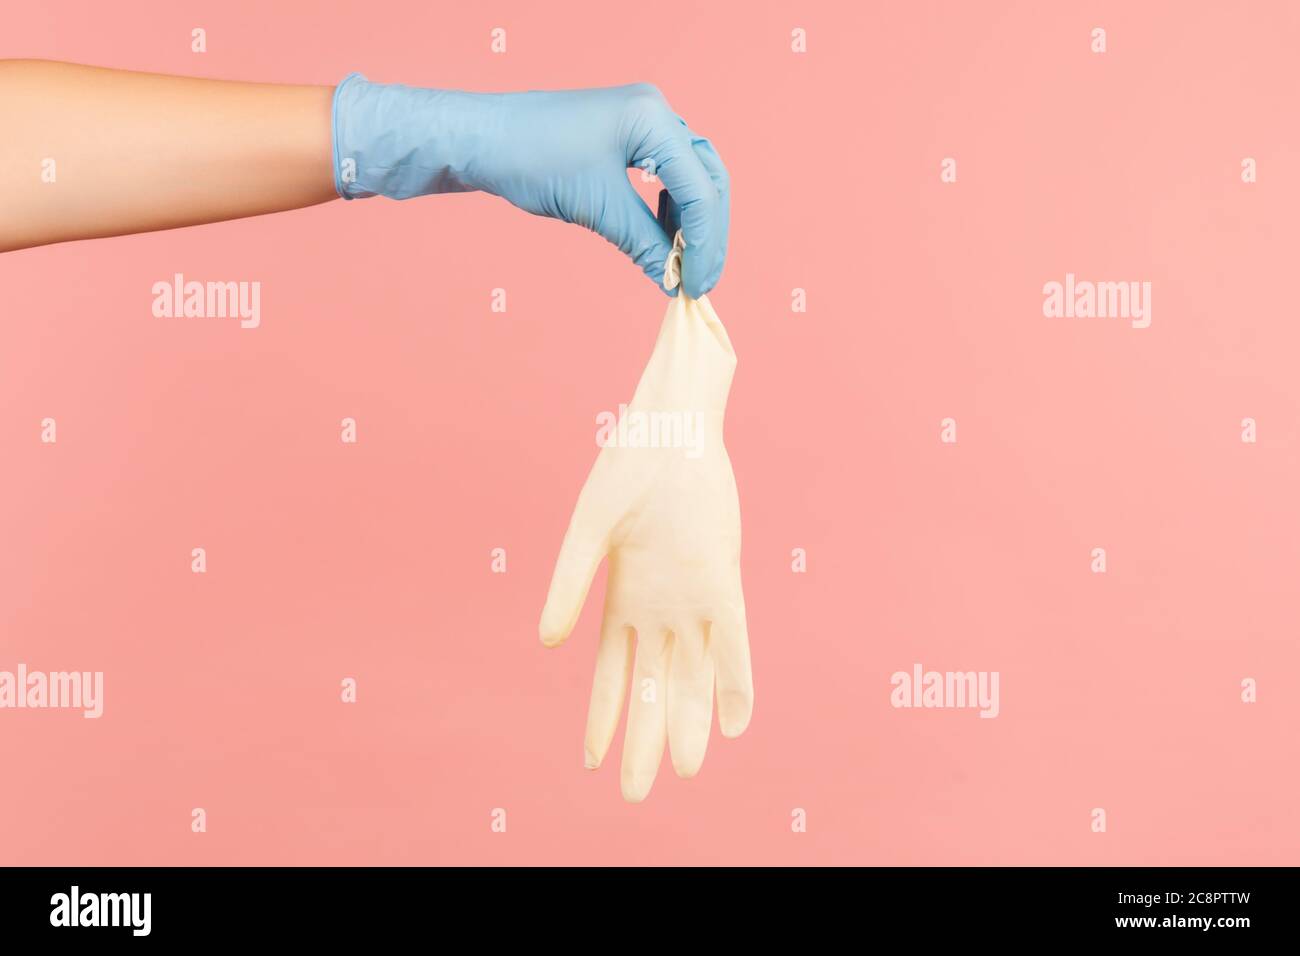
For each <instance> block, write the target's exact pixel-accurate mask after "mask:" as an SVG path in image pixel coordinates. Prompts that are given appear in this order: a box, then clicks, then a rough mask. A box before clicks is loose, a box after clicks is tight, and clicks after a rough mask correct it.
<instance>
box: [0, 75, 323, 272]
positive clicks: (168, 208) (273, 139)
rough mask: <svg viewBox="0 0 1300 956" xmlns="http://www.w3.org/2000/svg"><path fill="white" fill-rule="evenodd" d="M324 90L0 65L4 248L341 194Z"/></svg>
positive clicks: (0, 229)
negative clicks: (337, 191) (336, 184)
mask: <svg viewBox="0 0 1300 956" xmlns="http://www.w3.org/2000/svg"><path fill="white" fill-rule="evenodd" d="M332 95H333V88H332V87H325V86H282V85H274V84H261V83H232V82H225V81H221V80H203V79H191V78H186V77H173V76H160V75H155V74H151V73H130V72H125V71H121V70H109V69H102V68H98V67H89V66H78V65H74V64H68V63H52V62H46V61H40V60H3V61H0V130H3V135H0V169H4V170H6V175H5V176H4V177H0V251H5V250H10V249H21V248H25V247H27V246H38V245H44V244H46V243H51V242H63V241H66V240H69V239H88V238H93V237H98V236H116V235H124V234H126V233H133V232H147V231H151V230H155V229H171V228H175V227H177V226H187V225H194V224H197V223H205V222H217V221H220V220H224V219H238V218H241V217H244V216H256V215H261V214H263V213H269V212H279V211H282V210H286V209H296V208H298V207H300V206H310V205H314V204H316V203H321V202H326V201H328V200H330V199H335V198H337V193H336V192H335V189H334V178H333V171H332V156H331V138H330V103H331V97H332Z"/></svg>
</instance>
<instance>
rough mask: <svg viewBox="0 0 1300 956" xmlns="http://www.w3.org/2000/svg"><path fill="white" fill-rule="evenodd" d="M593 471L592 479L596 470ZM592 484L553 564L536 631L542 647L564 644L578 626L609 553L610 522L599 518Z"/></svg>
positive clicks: (585, 491)
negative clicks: (597, 576)
mask: <svg viewBox="0 0 1300 956" xmlns="http://www.w3.org/2000/svg"><path fill="white" fill-rule="evenodd" d="M599 465H600V462H599V461H598V462H597V469H594V470H593V473H592V477H593V478H594V477H595V475H596V472H597V471H598V470H599ZM591 488H592V481H591V479H590V478H589V479H588V481H587V484H586V485H585V486H584V487H583V489H582V493H581V494H580V495H578V505H577V507H576V508H574V510H573V517H572V518H571V519H570V521H569V530H568V531H567V532H565V535H564V543H563V544H562V545H560V556H559V558H558V559H557V560H556V562H555V573H554V575H552V577H551V589H550V591H549V592H548V593H547V595H546V606H545V607H544V608H542V620H541V623H540V625H539V626H538V631H539V634H540V636H541V639H542V643H543V644H545V645H546V646H547V647H555V646H556V645H557V644H563V643H564V641H565V640H566V639H567V638H568V636H569V634H570V632H571V631H572V630H573V627H574V625H575V624H577V623H578V615H579V614H581V613H582V605H583V603H584V602H585V601H586V600H587V591H588V590H590V588H591V581H592V578H594V577H595V576H596V568H598V567H599V566H600V562H601V559H603V558H604V557H605V553H606V552H607V551H608V550H609V535H610V530H611V529H612V527H613V521H612V520H606V517H607V516H604V515H601V514H600V513H599V512H600V511H601V510H602V509H600V508H599V507H598V506H597V504H596V499H597V498H598V495H595V494H593V493H592V490H591Z"/></svg>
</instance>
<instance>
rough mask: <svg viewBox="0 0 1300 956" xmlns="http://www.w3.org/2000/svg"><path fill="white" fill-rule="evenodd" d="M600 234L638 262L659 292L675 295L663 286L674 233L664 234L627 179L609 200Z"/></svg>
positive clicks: (599, 229) (601, 221)
mask: <svg viewBox="0 0 1300 956" xmlns="http://www.w3.org/2000/svg"><path fill="white" fill-rule="evenodd" d="M597 231H598V232H599V233H600V234H601V235H602V236H604V237H605V238H606V239H608V240H609V241H610V242H612V243H613V244H614V245H616V246H618V248H619V250H620V251H621V252H622V253H623V254H624V255H626V256H627V257H628V258H629V259H631V260H632V261H633V262H634V263H636V264H637V266H639V267H640V269H641V271H642V272H644V273H645V274H646V276H648V277H649V279H650V281H651V282H653V283H654V284H655V285H657V286H658V287H659V289H660V291H662V292H665V293H666V294H669V295H672V294H674V293H668V291H667V290H666V289H664V287H663V277H664V262H665V261H666V260H667V259H668V253H670V252H671V251H672V248H673V244H672V233H671V232H666V231H665V229H664V226H663V224H662V223H661V222H660V221H659V220H657V219H656V218H655V216H654V213H652V212H651V211H650V207H649V206H647V205H646V204H645V202H644V200H642V199H641V197H640V196H638V195H637V192H636V190H635V189H633V188H632V184H631V183H630V182H628V181H627V179H626V178H624V179H623V181H622V183H621V184H619V185H618V186H617V188H616V189H615V195H614V196H612V197H610V202H609V205H608V206H607V207H606V208H605V210H604V214H603V215H602V216H601V217H600V222H599V223H598V224H597Z"/></svg>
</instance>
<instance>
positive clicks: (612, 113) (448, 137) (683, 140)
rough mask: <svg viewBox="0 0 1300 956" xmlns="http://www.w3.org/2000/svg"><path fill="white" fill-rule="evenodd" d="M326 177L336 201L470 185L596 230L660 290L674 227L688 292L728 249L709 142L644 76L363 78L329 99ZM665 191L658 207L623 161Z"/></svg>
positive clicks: (721, 173) (724, 186)
mask: <svg viewBox="0 0 1300 956" xmlns="http://www.w3.org/2000/svg"><path fill="white" fill-rule="evenodd" d="M334 153H335V178H336V187H337V189H338V191H339V194H340V195H342V196H343V197H344V198H349V199H351V198H360V197H364V196H373V195H384V196H389V197H390V198H394V199H406V198H409V197H412V196H422V195H428V194H431V193H442V192H463V191H467V190H482V191H484V192H489V193H492V194H494V195H498V196H501V197H503V198H505V199H507V200H509V201H510V202H511V203H513V204H514V205H516V206H518V207H519V208H521V209H524V210H527V211H528V212H531V213H533V214H535V215H539V216H550V217H552V218H555V219H561V220H563V221H565V222H571V223H577V224H578V225H581V226H584V227H586V228H587V229H590V230H592V231H593V232H596V233H598V234H599V235H601V236H603V237H604V238H606V239H608V240H609V241H610V242H612V243H613V244H614V245H616V246H618V248H619V249H620V250H621V251H622V252H623V253H625V254H626V255H627V256H628V257H630V258H631V259H632V261H633V262H635V263H636V264H637V265H638V266H639V267H640V268H641V269H642V271H643V272H644V273H645V274H646V275H647V276H649V277H650V278H651V280H653V281H654V282H655V283H656V285H659V287H660V288H661V289H662V288H664V287H663V284H662V279H663V267H664V262H665V261H666V260H667V258H668V255H669V253H670V251H671V249H672V241H671V237H672V236H673V235H675V233H676V232H677V230H678V227H679V226H680V228H681V230H682V232H683V233H684V235H685V240H686V253H685V257H684V260H683V263H682V275H681V286H682V289H683V291H684V292H685V293H686V295H688V296H690V297H692V298H699V297H700V296H702V295H704V294H705V293H706V292H708V291H709V290H710V289H712V288H713V287H714V286H715V285H716V284H717V282H718V278H719V277H720V276H721V274H722V268H723V264H724V262H725V260H726V254H727V233H728V224H729V218H730V186H729V180H728V176H727V171H726V168H725V167H724V166H723V164H722V160H721V159H720V158H719V157H718V154H717V152H716V150H714V148H713V146H712V144H711V143H710V142H709V141H708V140H707V139H704V138H703V137H700V136H697V135H695V134H694V133H693V132H692V131H691V130H690V128H689V127H687V125H686V123H685V121H684V120H682V119H681V118H680V117H679V116H677V115H676V114H674V113H673V112H672V110H671V109H670V108H669V106H668V104H667V103H666V102H665V100H664V98H663V96H662V95H661V94H660V93H659V91H658V90H657V89H656V88H655V87H654V86H651V85H650V84H648V83H637V84H632V85H630V86H617V87H607V88H602V89H590V90H566V91H560V92H528V93H465V92H461V91H457V90H432V89H420V88H414V87H407V86H400V85H384V84H377V83H370V82H368V81H367V80H366V79H365V78H364V77H362V76H360V75H359V74H353V75H351V76H349V77H348V78H346V79H345V80H344V81H343V82H342V83H340V84H339V86H338V89H337V90H336V93H335V99H334ZM629 168H640V169H643V170H646V171H647V172H649V173H652V174H654V175H656V176H657V177H658V178H659V179H660V181H661V182H662V183H663V184H664V186H665V187H666V188H665V190H663V191H662V192H661V193H660V197H659V210H658V214H657V215H656V214H654V213H651V211H650V209H649V208H648V207H647V206H646V204H645V203H644V202H643V201H642V200H641V197H640V196H638V195H637V193H636V190H635V189H634V188H633V187H632V184H631V183H630V182H629V181H628V177H627V170H628V169H629Z"/></svg>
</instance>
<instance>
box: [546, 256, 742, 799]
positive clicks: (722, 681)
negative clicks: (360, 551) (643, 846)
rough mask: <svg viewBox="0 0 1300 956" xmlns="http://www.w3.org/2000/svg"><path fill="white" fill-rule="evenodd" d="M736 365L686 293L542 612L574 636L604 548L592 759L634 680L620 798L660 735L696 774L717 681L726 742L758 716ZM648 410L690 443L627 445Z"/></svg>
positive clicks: (676, 302)
mask: <svg viewBox="0 0 1300 956" xmlns="http://www.w3.org/2000/svg"><path fill="white" fill-rule="evenodd" d="M681 249H682V239H681V235H680V233H679V234H678V236H677V240H676V242H675V244H674V248H673V254H672V255H671V256H670V257H669V261H668V264H667V265H666V267H665V270H664V285H665V287H667V288H669V289H671V288H674V287H675V286H676V285H677V284H678V281H679V277H680V262H681ZM735 368H736V353H735V352H734V351H733V350H732V348H731V342H730V340H729V339H728V338H727V332H726V330H725V329H724V328H723V327H722V323H721V322H720V321H719V320H718V316H717V313H715V312H714V311H713V306H711V305H710V304H709V300H708V297H707V296H704V297H701V298H699V299H691V298H688V297H687V296H686V295H685V294H684V293H683V292H680V291H679V294H678V295H677V297H676V298H674V299H673V300H672V303H671V304H670V305H669V306H668V313H667V315H665V316H664V323H663V326H662V328H661V329H660V330H659V338H658V341H657V342H656V343H655V349H654V354H652V355H651V356H650V362H649V364H648V365H647V366H646V369H645V372H643V373H642V375H641V382H640V384H639V385H638V386H637V389H636V393H635V395H634V396H633V398H632V401H631V403H630V404H629V405H628V407H627V409H626V411H625V412H624V414H623V416H622V417H623V422H622V425H621V427H620V433H622V431H623V429H622V426H626V435H623V434H620V435H616V436H615V438H616V445H610V444H607V445H606V446H605V447H604V448H602V449H601V451H600V453H599V454H598V455H597V457H596V464H595V465H594V466H593V467H592V469H591V474H590V475H588V477H587V483H586V484H585V485H584V486H583V488H582V492H581V494H579V495H578V504H577V507H576V508H575V509H574V512H573V518H572V519H571V521H570V522H569V530H568V532H567V533H566V534H565V536H564V544H563V546H562V547H561V549H560V556H559V560H558V561H557V562H556V566H555V576H554V577H553V578H552V579H551V590H550V593H549V594H548V595H547V598H546V607H545V609H544V610H543V611H542V620H541V628H540V630H541V638H542V643H543V644H545V645H546V646H548V647H554V646H555V645H557V644H560V643H562V642H563V641H564V640H565V639H566V638H567V637H568V636H569V633H570V632H571V631H572V630H573V626H574V624H575V623H576V622H577V620H578V614H579V612H581V610H582V605H583V602H584V601H585V600H586V598H587V591H588V589H589V588H590V587H591V580H592V578H593V577H594V576H595V573H596V568H597V566H598V565H599V564H600V561H601V559H602V558H604V557H605V556H607V555H608V557H609V578H608V582H607V585H606V590H605V615H604V623H603V625H602V626H601V635H600V647H599V649H598V650H597V652H596V676H595V680H594V682H593V685H592V689H591V706H590V710H589V711H588V715H587V737H586V754H585V758H586V759H585V763H586V766H587V767H588V768H589V769H595V768H596V767H599V766H600V764H601V762H602V761H603V760H604V759H605V754H606V752H607V751H608V750H609V745H610V743H611V741H612V740H613V738H614V731H615V729H616V728H617V727H618V718H619V711H620V710H621V709H622V706H623V693H624V691H625V689H626V688H627V686H628V676H629V672H630V673H631V676H632V691H631V695H630V698H629V705H628V717H627V735H626V737H625V739H624V743H623V772H622V790H623V797H624V798H625V799H627V800H629V801H631V802H634V803H636V802H639V801H641V800H644V799H645V797H646V795H647V794H648V793H649V792H650V787H651V785H652V784H653V783H654V779H655V774H656V773H657V772H658V770H659V762H660V760H661V759H662V757H663V752H664V744H665V742H667V743H668V745H669V747H670V750H671V754H672V761H673V768H674V769H675V770H676V771H677V775H678V776H680V777H693V776H695V774H696V773H697V772H698V771H699V769H700V765H701V764H702V763H703V762H704V752H705V749H706V748H707V747H708V743H709V732H710V730H711V728H712V724H713V697H714V690H715V686H716V692H717V699H718V723H719V726H720V727H721V729H722V735H723V736H724V737H737V736H739V735H740V734H741V733H743V732H744V730H745V727H746V726H747V725H748V724H749V717H750V713H751V712H752V710H753V705H754V686H753V679H752V677H751V675H750V666H749V636H748V632H747V630H746V624H745V598H744V594H743V593H742V591H741V586H740V504H739V501H738V499H737V496H736V480H735V477H734V476H733V475H732V472H731V461H730V460H729V459H728V458H727V450H726V448H725V447H724V446H723V443H722V421H723V414H724V412H725V411H726V405H727V393H728V391H729V390H730V388H731V377H732V374H733V373H734V372H735ZM652 413H659V418H658V422H659V425H660V427H659V428H658V429H657V432H658V435H659V438H660V444H661V446H662V444H664V441H663V439H664V437H665V435H666V436H667V437H668V438H669V439H670V441H671V440H672V439H673V438H674V437H676V438H677V439H679V441H678V442H677V443H678V444H679V445H680V446H685V447H629V446H630V445H634V444H637V443H638V442H637V439H638V437H642V438H653V437H654V435H655V434H656V429H655V428H654V427H650V428H648V429H646V430H645V431H643V432H642V433H641V435H640V436H638V434H637V427H638V423H640V424H642V425H646V424H647V423H650V424H651V425H653V421H654V419H653V415H652ZM665 423H671V424H675V425H676V426H678V427H677V428H676V429H675V430H674V429H671V428H668V429H666V428H664V427H662V426H663V425H664V424H665ZM620 438H622V439H623V440H622V441H618V439H620ZM641 444H644V442H642V443H641ZM634 647H635V649H636V654H635V664H634V663H633V648H634Z"/></svg>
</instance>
